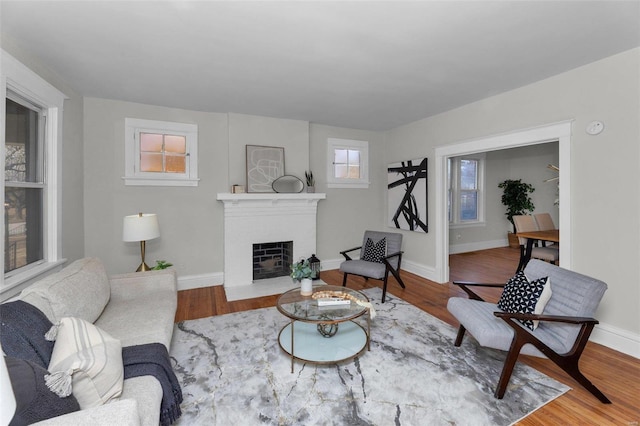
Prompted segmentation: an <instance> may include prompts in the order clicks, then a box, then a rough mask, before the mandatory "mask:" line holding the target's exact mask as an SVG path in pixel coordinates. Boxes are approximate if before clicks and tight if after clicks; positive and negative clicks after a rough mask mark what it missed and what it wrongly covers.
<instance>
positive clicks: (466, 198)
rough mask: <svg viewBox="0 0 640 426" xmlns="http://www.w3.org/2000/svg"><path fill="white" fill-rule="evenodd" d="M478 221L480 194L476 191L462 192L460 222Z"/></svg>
mask: <svg viewBox="0 0 640 426" xmlns="http://www.w3.org/2000/svg"><path fill="white" fill-rule="evenodd" d="M477 219H478V193H477V192H475V191H461V193H460V220H477Z"/></svg>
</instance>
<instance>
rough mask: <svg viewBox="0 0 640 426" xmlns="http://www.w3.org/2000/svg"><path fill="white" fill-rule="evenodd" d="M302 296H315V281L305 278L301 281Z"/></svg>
mask: <svg viewBox="0 0 640 426" xmlns="http://www.w3.org/2000/svg"><path fill="white" fill-rule="evenodd" d="M300 294H301V295H303V296H311V295H312V294H313V281H312V280H311V278H303V279H302V281H300Z"/></svg>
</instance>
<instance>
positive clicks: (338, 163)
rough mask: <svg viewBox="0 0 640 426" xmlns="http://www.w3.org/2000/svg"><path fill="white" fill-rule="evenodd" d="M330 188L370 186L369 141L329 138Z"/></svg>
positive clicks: (328, 169)
mask: <svg viewBox="0 0 640 426" xmlns="http://www.w3.org/2000/svg"><path fill="white" fill-rule="evenodd" d="M327 147H328V153H327V158H328V164H327V186H328V187H329V188H368V187H369V142H367V141H356V140H349V139H335V138H329V139H327Z"/></svg>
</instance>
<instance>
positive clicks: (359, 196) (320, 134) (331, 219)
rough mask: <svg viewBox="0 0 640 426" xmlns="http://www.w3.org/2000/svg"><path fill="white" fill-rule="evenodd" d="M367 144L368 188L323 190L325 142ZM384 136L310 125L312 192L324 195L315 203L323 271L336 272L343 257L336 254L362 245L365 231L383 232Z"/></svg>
mask: <svg viewBox="0 0 640 426" xmlns="http://www.w3.org/2000/svg"><path fill="white" fill-rule="evenodd" d="M328 138H339V139H352V140H361V141H368V142H369V167H370V170H369V180H370V185H369V188H368V189H355V188H352V189H344V188H330V189H329V188H327V161H329V159H327V139H328ZM384 153H385V148H384V135H383V134H382V133H380V132H371V131H365V130H356V129H346V128H342V127H332V126H324V125H320V124H313V123H312V124H311V125H310V160H309V162H310V167H311V170H312V171H313V175H314V177H315V178H316V192H325V193H326V194H327V198H326V200H322V201H320V202H319V203H318V236H317V245H318V253H317V256H318V258H319V259H320V260H322V266H323V268H325V269H337V268H338V267H339V266H340V262H341V261H343V260H344V257H342V256H341V255H340V251H342V250H347V249H350V248H353V247H356V246H359V245H360V244H361V243H362V237H363V234H364V231H365V230H366V229H375V230H383V229H384V228H385V227H386V225H385V224H384V223H385V222H384V217H385V209H386V207H385V195H386V185H387V180H386V179H387V175H386V165H387V162H386V159H385V158H384Z"/></svg>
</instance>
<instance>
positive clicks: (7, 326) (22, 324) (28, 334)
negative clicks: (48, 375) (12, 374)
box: [0, 300, 53, 369]
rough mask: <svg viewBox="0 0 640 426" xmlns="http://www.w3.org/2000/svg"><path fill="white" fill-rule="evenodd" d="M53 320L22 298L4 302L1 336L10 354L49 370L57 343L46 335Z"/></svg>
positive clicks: (1, 312) (6, 350) (0, 308)
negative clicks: (54, 346)
mask: <svg viewBox="0 0 640 426" xmlns="http://www.w3.org/2000/svg"><path fill="white" fill-rule="evenodd" d="M51 326H52V324H51V321H49V319H48V318H47V317H46V315H45V314H43V313H42V311H40V309H38V308H36V307H35V306H33V305H32V304H30V303H27V302H24V301H22V300H16V301H14V302H8V303H3V304H1V305H0V339H1V341H2V350H3V351H4V353H5V354H7V355H8V356H11V357H14V358H19V359H25V360H27V361H31V362H34V363H36V364H37V365H39V366H40V367H42V368H44V369H46V368H47V367H48V366H49V361H51V353H52V352H53V342H50V341H48V340H46V339H45V338H44V335H45V333H46V332H47V331H49V329H50V328H51Z"/></svg>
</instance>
